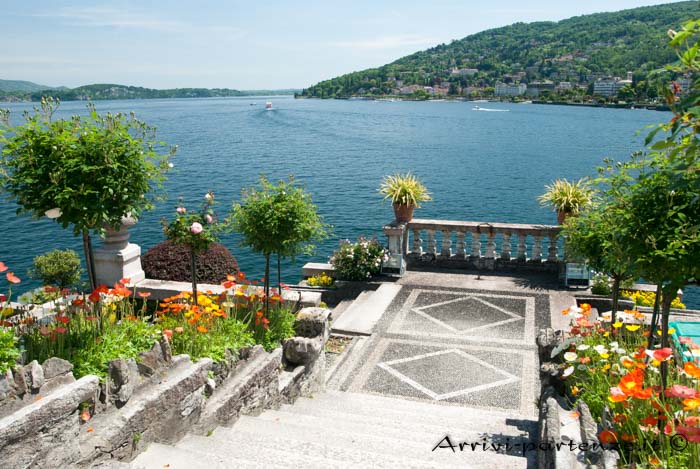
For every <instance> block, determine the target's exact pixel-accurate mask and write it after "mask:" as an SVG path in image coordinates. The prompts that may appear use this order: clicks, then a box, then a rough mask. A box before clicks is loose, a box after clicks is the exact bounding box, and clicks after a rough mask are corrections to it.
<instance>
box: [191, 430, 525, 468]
mask: <svg viewBox="0 0 700 469" xmlns="http://www.w3.org/2000/svg"><path fill="white" fill-rule="evenodd" d="M236 427H237V425H236V426H234V427H232V428H225V429H222V431H216V432H214V434H213V435H212V436H211V437H208V438H206V437H190V436H188V437H187V438H186V439H183V440H182V441H181V442H180V443H178V448H181V449H185V450H187V451H192V452H198V453H202V454H210V453H217V454H225V455H227V456H229V457H231V458H235V457H239V456H240V457H242V458H243V459H250V458H251V455H254V456H255V457H256V460H259V461H264V462H269V463H275V462H278V463H282V464H287V467H310V468H319V469H321V468H329V467H334V468H335V467H337V468H355V467H356V468H376V469H385V468H386V469H395V468H415V469H452V468H454V469H457V468H462V469H463V468H470V467H473V466H470V465H465V464H464V462H463V459H461V460H460V455H458V454H455V462H454V464H446V463H445V462H435V461H434V460H432V459H431V458H430V455H428V458H426V459H416V458H410V457H405V456H403V454H402V448H400V447H399V448H391V447H383V448H382V451H381V452H371V451H366V449H365V448H363V447H361V446H359V445H358V446H350V445H342V444H341V445H338V444H337V443H338V442H337V441H329V440H328V439H322V440H311V439H309V440H304V439H303V438H304V435H297V437H296V438H292V437H290V435H291V432H290V434H289V435H285V436H277V435H271V434H269V433H267V432H265V431H264V430H263V429H262V428H261V429H260V430H253V431H244V430H242V429H240V428H236ZM500 457H502V458H508V457H507V456H500ZM297 458H301V460H300V461H297ZM476 467H478V466H476ZM505 467H508V466H505ZM520 467H522V468H524V467H525V466H524V465H523V466H520Z"/></svg>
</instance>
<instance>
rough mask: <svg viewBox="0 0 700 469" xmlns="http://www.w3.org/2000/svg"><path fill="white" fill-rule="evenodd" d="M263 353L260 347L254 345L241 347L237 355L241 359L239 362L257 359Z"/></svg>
mask: <svg viewBox="0 0 700 469" xmlns="http://www.w3.org/2000/svg"><path fill="white" fill-rule="evenodd" d="M263 353H265V349H264V348H263V347H262V345H254V346H252V347H243V348H242V349H241V350H240V351H239V355H240V357H241V360H252V359H253V358H255V357H257V356H258V355H260V354H263Z"/></svg>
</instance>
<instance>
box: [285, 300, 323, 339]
mask: <svg viewBox="0 0 700 469" xmlns="http://www.w3.org/2000/svg"><path fill="white" fill-rule="evenodd" d="M330 313H331V312H330V310H328V309H326V308H314V307H307V308H302V310H301V311H299V312H298V313H297V317H296V322H295V323H294V330H295V331H296V333H297V335H299V336H301V337H318V336H324V337H325V336H326V335H327V334H328V317H329V316H330Z"/></svg>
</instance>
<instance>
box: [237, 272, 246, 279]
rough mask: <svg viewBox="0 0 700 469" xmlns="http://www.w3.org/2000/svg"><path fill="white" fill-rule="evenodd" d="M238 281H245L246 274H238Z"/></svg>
mask: <svg viewBox="0 0 700 469" xmlns="http://www.w3.org/2000/svg"><path fill="white" fill-rule="evenodd" d="M238 280H245V274H244V273H243V272H238Z"/></svg>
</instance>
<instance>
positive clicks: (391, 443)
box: [234, 417, 527, 468]
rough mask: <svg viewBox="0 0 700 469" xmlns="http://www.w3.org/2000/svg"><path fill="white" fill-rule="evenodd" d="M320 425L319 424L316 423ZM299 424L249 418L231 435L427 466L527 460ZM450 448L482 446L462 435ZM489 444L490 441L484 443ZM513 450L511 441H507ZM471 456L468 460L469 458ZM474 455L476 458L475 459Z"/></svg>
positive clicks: (430, 439) (400, 435)
mask: <svg viewBox="0 0 700 469" xmlns="http://www.w3.org/2000/svg"><path fill="white" fill-rule="evenodd" d="M319 423H320V422H319ZM319 423H316V424H314V423H313V422H311V423H309V422H308V421H307V422H306V423H304V422H302V421H298V422H289V421H285V422H282V421H276V420H267V419H258V418H253V417H243V418H241V419H240V420H239V421H238V422H237V423H236V426H235V429H234V431H236V432H246V433H259V434H263V435H266V436H276V437H279V438H280V439H285V440H297V441H323V442H326V443H327V444H328V445H330V446H333V447H334V448H344V449H347V450H349V451H358V450H362V451H365V452H370V453H378V454H392V455H400V456H402V457H408V458H412V459H416V460H426V461H429V462H435V463H442V464H446V465H452V464H454V463H455V462H460V460H465V459H466V458H470V459H474V460H477V461H478V463H475V464H473V465H474V467H483V468H491V467H493V466H494V465H498V466H500V467H513V468H522V467H526V466H527V460H526V459H525V458H523V457H521V456H520V454H518V456H515V455H514V454H512V455H505V454H499V453H496V452H495V451H486V450H482V448H476V450H475V451H473V452H472V451H471V450H470V449H467V450H466V451H464V452H459V453H453V452H451V451H450V449H449V448H438V449H437V450H435V451H433V448H435V446H436V445H438V444H439V443H440V442H442V441H443V439H444V437H445V433H442V432H441V433H437V434H428V435H424V436H423V438H422V439H421V440H418V441H414V440H412V439H410V438H407V437H406V436H405V434H404V432H387V433H386V434H374V435H373V434H368V433H365V432H364V430H365V428H360V429H359V431H357V430H358V429H357V426H355V428H353V426H352V425H348V424H347V422H345V421H343V420H334V421H333V422H331V424H330V425H328V424H327V422H323V423H322V424H319ZM450 441H451V442H452V443H453V444H458V442H462V441H464V442H468V443H482V442H484V440H483V439H482V438H480V436H479V435H478V434H476V433H472V434H467V433H466V432H462V433H459V434H454V435H451V436H450ZM487 441H488V442H489V443H490V442H491V441H490V440H487ZM495 441H498V442H502V443H503V445H505V443H506V438H503V439H501V437H500V436H498V437H497V438H495ZM508 441H510V443H511V444H512V445H514V446H513V447H514V448H516V447H518V446H515V443H517V442H516V441H515V438H512V439H510V438H509V440H508ZM470 455H471V457H470ZM477 455H478V457H476V456H477Z"/></svg>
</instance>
